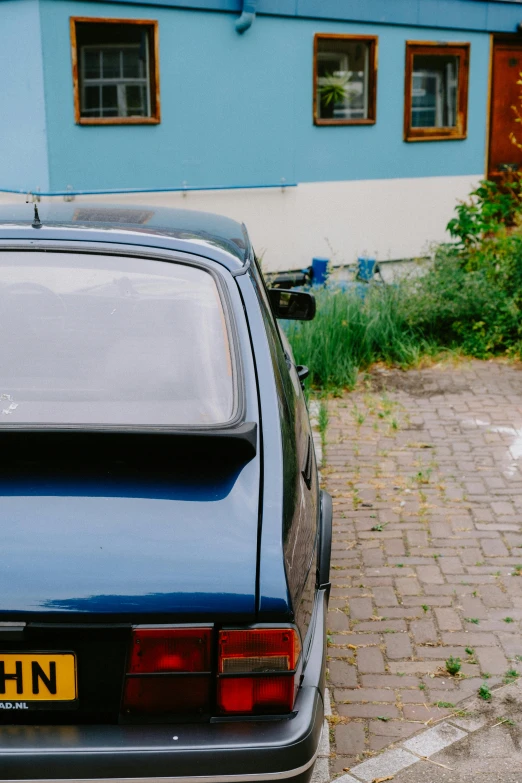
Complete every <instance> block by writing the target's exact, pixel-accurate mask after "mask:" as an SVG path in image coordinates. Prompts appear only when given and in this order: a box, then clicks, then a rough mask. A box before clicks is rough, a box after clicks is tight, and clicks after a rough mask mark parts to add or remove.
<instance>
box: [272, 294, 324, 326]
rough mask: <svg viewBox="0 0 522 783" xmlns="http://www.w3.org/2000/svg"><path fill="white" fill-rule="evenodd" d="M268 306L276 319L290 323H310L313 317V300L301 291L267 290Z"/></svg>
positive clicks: (309, 295)
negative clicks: (289, 321) (285, 319)
mask: <svg viewBox="0 0 522 783" xmlns="http://www.w3.org/2000/svg"><path fill="white" fill-rule="evenodd" d="M268 295H269V297H270V304H271V305H272V310H273V311H274V315H275V317H276V318H287V319H288V320H291V321H312V320H313V318H314V317H315V298H314V297H313V296H312V294H306V293H304V292H303V291H285V290H283V289H281V288H269V289H268Z"/></svg>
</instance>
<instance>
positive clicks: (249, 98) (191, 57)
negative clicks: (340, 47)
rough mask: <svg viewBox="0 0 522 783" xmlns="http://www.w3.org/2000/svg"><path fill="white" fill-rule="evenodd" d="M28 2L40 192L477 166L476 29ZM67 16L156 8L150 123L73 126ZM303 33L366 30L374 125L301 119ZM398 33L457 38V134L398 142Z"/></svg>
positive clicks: (480, 71) (481, 123)
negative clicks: (465, 117) (373, 44)
mask: <svg viewBox="0 0 522 783" xmlns="http://www.w3.org/2000/svg"><path fill="white" fill-rule="evenodd" d="M25 1H27V0H25ZM468 2H469V0H468ZM41 9H42V10H41V16H42V37H43V47H44V63H45V69H44V73H45V84H46V101H47V110H48V135H49V168H50V177H51V189H52V190H64V189H65V188H66V187H67V186H71V187H72V189H73V190H86V189H114V188H118V189H121V188H158V189H159V188H175V187H181V186H182V185H183V184H184V183H186V184H188V185H189V186H191V187H198V188H205V187H226V186H248V185H270V184H278V183H280V182H281V181H282V180H286V182H288V183H302V182H325V181H326V182H330V181H353V180H366V179H379V180H380V179H393V178H397V177H403V178H404V177H406V178H412V177H425V176H429V177H431V176H462V175H467V174H472V175H475V174H477V173H479V174H480V173H481V172H482V171H483V170H484V155H485V135H486V104H487V75H488V58H489V36H488V35H487V34H484V33H467V34H466V35H463V34H462V32H460V33H458V34H457V33H455V32H451V31H445V30H443V29H440V28H439V29H436V28H430V29H422V30H420V29H419V28H415V27H398V26H388V25H372V24H354V23H349V22H342V23H340V22H331V21H327V20H325V21H318V20H309V19H297V20H296V19H291V18H277V17H264V16H261V17H260V18H258V19H257V20H256V23H255V24H254V26H253V27H252V28H251V30H250V31H249V32H248V33H247V34H246V35H244V36H239V35H237V33H236V32H235V30H234V16H232V15H230V14H223V13H212V12H207V13H204V12H203V13H202V12H197V11H187V10H180V9H170V8H169V9H167V8H151V7H142V6H136V5H122V4H115V3H90V2H71V0H63V1H62V2H56V0H42V2H41ZM71 15H78V16H107V17H122V18H140V17H145V18H153V19H158V21H159V29H160V78H161V104H162V122H161V124H160V125H159V126H79V125H75V124H74V117H73V95H72V79H71V65H70V59H71V58H70V41H69V16H71ZM316 32H331V33H335V32H339V33H353V34H371V35H375V34H377V35H378V36H379V71H378V90H377V123H376V125H374V126H352V127H346V126H344V127H317V126H314V125H313V122H312V64H313V38H314V34H315V33H316ZM409 39H411V40H417V39H421V40H441V41H442V40H443V41H459V40H466V41H470V43H471V69H470V92H469V135H468V138H467V139H466V140H464V141H444V142H424V143H414V144H411V143H410V144H406V143H404V142H403V140H402V122H403V103H404V60H405V41H406V40H409Z"/></svg>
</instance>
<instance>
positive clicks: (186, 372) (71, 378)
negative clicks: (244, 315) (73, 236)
mask: <svg viewBox="0 0 522 783" xmlns="http://www.w3.org/2000/svg"><path fill="white" fill-rule="evenodd" d="M234 400H235V393H234V378H233V363H232V356H231V351H230V345H229V340H228V334H227V328H226V322H225V317H224V313H223V307H222V303H221V300H220V297H219V293H218V290H217V287H216V283H215V281H214V279H213V277H212V276H211V275H210V274H209V273H208V272H206V271H204V270H202V269H200V268H195V267H191V266H188V265H186V264H181V263H175V264H173V263H168V262H164V261H154V260H149V259H139V258H127V257H119V256H96V255H84V254H76V255H74V254H70V253H39V252H31V253H23V252H4V253H1V254H0V426H1V425H2V424H14V423H35V424H44V423H49V424H115V425H122V424H123V425H125V424H131V425H167V426H168V425H173V426H175V425H183V426H190V425H205V424H219V423H225V422H227V421H230V419H231V418H232V416H233V413H234V411H233V408H234Z"/></svg>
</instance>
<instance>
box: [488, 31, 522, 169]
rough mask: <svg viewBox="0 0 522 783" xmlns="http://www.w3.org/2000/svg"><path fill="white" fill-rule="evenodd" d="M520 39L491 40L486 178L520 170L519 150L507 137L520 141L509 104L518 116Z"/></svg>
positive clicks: (521, 101)
mask: <svg viewBox="0 0 522 783" xmlns="http://www.w3.org/2000/svg"><path fill="white" fill-rule="evenodd" d="M521 73H522V41H520V42H519V41H516V42H515V41H507V40H494V42H493V74H492V85H491V119H490V129H489V164H488V177H489V179H499V178H501V177H502V176H503V175H505V173H506V172H508V171H510V170H512V171H520V172H521V173H522V150H521V149H519V148H518V147H517V146H516V145H515V144H513V142H512V141H511V139H510V134H511V133H514V134H515V136H516V137H517V140H518V142H519V143H520V144H522V124H521V123H517V122H515V119H516V115H515V112H514V111H513V106H518V107H519V109H520V113H521V115H522V97H521V96H522V85H521V84H517V81H519V80H522V76H521Z"/></svg>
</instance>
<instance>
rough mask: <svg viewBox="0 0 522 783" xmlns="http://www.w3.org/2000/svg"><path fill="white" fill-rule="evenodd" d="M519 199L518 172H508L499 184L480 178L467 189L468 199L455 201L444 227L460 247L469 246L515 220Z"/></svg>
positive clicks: (521, 187) (521, 181)
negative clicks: (446, 224) (451, 214)
mask: <svg viewBox="0 0 522 783" xmlns="http://www.w3.org/2000/svg"><path fill="white" fill-rule="evenodd" d="M521 199H522V179H521V177H520V175H518V174H511V175H510V177H509V179H507V180H506V181H505V182H503V183H502V184H501V185H497V183H496V182H491V181H490V180H483V181H482V182H481V183H480V185H479V187H478V188H476V189H475V190H473V191H472V192H471V193H470V197H469V200H468V201H463V202H461V203H460V204H458V205H457V207H456V208H455V212H456V213H457V217H455V218H453V219H452V220H450V222H449V223H448V226H447V230H448V231H449V232H450V234H451V236H452V237H453V238H454V239H457V240H458V244H459V246H460V247H469V246H470V245H473V244H476V243H477V242H480V241H481V240H482V239H483V238H484V237H485V236H487V235H489V234H495V233H496V232H497V231H498V230H499V229H501V228H502V227H503V226H506V225H512V224H513V223H515V222H516V219H517V216H518V215H519V214H520V211H521V209H522V201H521Z"/></svg>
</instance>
